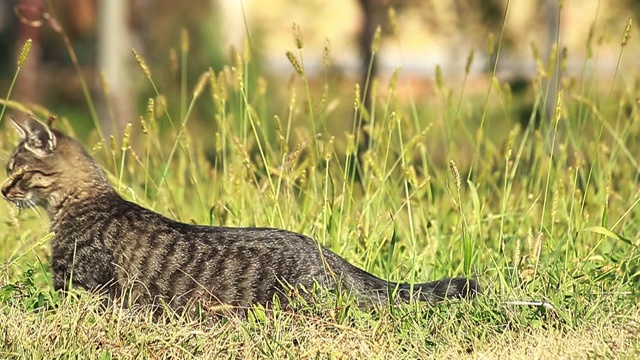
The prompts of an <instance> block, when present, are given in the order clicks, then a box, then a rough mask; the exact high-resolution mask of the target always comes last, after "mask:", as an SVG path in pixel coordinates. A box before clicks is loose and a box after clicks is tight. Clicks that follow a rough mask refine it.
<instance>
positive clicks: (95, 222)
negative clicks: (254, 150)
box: [2, 118, 479, 308]
mask: <svg viewBox="0 0 640 360" xmlns="http://www.w3.org/2000/svg"><path fill="white" fill-rule="evenodd" d="M14 125H15V126H16V128H17V129H18V131H19V133H20V134H21V136H22V141H21V142H20V144H19V145H18V146H17V147H16V149H15V150H14V151H13V154H12V155H11V157H10V159H9V161H8V164H7V174H8V178H7V180H6V181H5V183H4V184H3V186H2V194H3V195H4V196H5V197H6V198H7V199H8V200H10V201H11V202H13V203H14V204H16V205H18V206H19V207H28V206H35V205H40V206H42V207H44V208H45V209H46V211H47V213H48V215H49V217H50V219H51V231H52V232H53V233H54V236H53V238H52V239H51V260H50V263H51V269H52V271H53V284H54V286H55V288H56V289H62V290H64V289H67V288H68V287H69V286H70V284H72V285H73V286H74V287H81V288H85V289H88V290H93V291H96V290H104V291H105V292H107V293H108V294H110V295H111V297H112V298H113V297H118V296H123V295H126V296H127V298H129V299H130V300H131V301H133V302H136V303H140V304H150V303H158V301H159V300H162V301H164V302H166V303H169V304H170V305H172V306H173V307H175V308H181V307H183V306H184V305H186V304H188V303H190V302H191V301H193V300H202V301H212V302H215V303H221V304H228V305H233V306H249V305H251V304H255V303H260V304H269V303H270V302H271V301H272V300H273V297H274V295H285V294H287V293H288V291H289V290H290V287H289V286H293V287H300V286H302V287H304V288H306V289H312V288H313V287H314V284H317V285H320V286H321V287H323V288H336V287H338V286H340V287H343V288H346V289H347V290H349V291H351V292H353V293H354V294H355V295H356V296H357V297H358V298H359V299H360V300H361V301H362V302H363V303H370V304H381V303H387V302H388V301H389V299H390V297H391V295H392V294H396V298H397V299H401V300H410V299H411V298H415V299H419V300H421V301H425V302H427V303H430V304H433V303H436V302H438V301H440V300H443V299H446V298H470V297H473V296H474V295H475V294H476V293H478V292H479V287H478V284H477V283H476V282H475V281H474V280H469V279H464V278H453V279H443V280H438V281H434V282H428V283H423V284H415V285H409V284H396V283H392V282H388V281H386V280H382V279H380V278H377V277H375V276H373V275H371V274H369V273H367V272H365V271H363V270H361V269H359V268H357V267H355V266H353V265H351V264H349V263H348V262H347V261H345V260H344V259H342V258H340V257H339V256H338V255H336V254H334V253H333V252H331V251H329V250H327V249H325V248H323V247H321V246H319V245H318V243H317V242H316V241H315V240H313V239H311V238H309V237H307V236H304V235H301V234H297V233H293V232H290V231H285V230H278V229H269V228H229V227H214V226H196V225H188V224H184V223H180V222H177V221H174V220H172V219H169V218H167V217H164V216H162V215H160V214H158V213H155V212H153V211H151V210H148V209H145V208H143V207H140V206H138V205H136V204H134V203H132V202H129V201H126V200H124V199H123V198H122V197H120V195H118V193H117V192H116V191H115V190H114V189H113V188H112V187H111V185H110V184H109V182H108V181H107V179H106V176H105V174H104V173H103V171H102V170H101V169H100V167H99V166H98V164H97V163H96V162H95V160H94V159H93V158H92V157H91V156H90V155H89V154H88V153H87V152H86V151H85V150H84V149H83V147H82V146H81V145H80V144H79V143H78V142H77V141H75V140H73V139H72V138H70V137H68V136H66V135H64V134H62V133H61V132H59V131H56V130H54V129H50V128H49V127H48V126H47V125H45V124H43V123H41V122H39V121H37V120H35V119H32V118H27V119H25V120H22V121H15V120H14ZM280 298H281V299H280V300H281V302H285V303H286V301H287V298H286V296H280Z"/></svg>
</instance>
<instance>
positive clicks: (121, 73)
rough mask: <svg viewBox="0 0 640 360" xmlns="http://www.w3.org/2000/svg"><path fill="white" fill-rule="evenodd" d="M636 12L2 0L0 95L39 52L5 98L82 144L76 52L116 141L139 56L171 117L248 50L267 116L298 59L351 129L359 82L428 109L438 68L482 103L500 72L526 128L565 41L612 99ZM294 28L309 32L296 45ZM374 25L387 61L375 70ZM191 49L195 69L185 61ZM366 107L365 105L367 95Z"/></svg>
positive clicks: (243, 0) (205, 110) (133, 90)
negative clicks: (67, 130)
mask: <svg viewBox="0 0 640 360" xmlns="http://www.w3.org/2000/svg"><path fill="white" fill-rule="evenodd" d="M507 5H508V6H507ZM560 5H561V6H560ZM639 14H640V1H637V0H619V1H598V0H565V1H561V2H560V4H559V2H558V1H557V0H518V1H511V2H510V3H509V4H508V3H507V1H506V0H485V1H468V0H452V1H436V0H190V1H188V2H186V1H185V2H182V1H172V0H50V1H45V0H3V1H2V2H0V49H2V53H3V54H4V56H2V57H0V94H2V95H0V97H2V98H4V97H6V94H7V89H8V87H9V84H10V81H11V79H12V77H13V75H14V73H15V70H16V66H15V64H16V59H17V56H18V54H19V52H20V49H21V48H22V45H23V43H24V42H25V41H26V39H28V38H30V39H33V46H32V48H31V52H30V54H29V57H28V60H27V63H26V64H25V66H24V68H23V70H22V72H21V73H20V76H19V78H18V81H17V83H16V87H15V88H14V91H13V93H12V95H11V99H12V100H16V101H19V102H21V103H25V104H30V103H31V104H39V105H42V106H44V107H45V108H47V109H49V110H50V111H51V112H52V113H54V114H58V115H61V116H64V117H66V118H68V119H69V121H70V122H71V123H73V124H74V127H76V128H77V131H78V132H79V133H80V134H82V133H84V132H86V131H89V130H90V129H91V128H92V126H93V123H92V121H90V120H89V111H88V109H87V102H86V99H85V97H84V95H83V91H82V87H81V83H80V79H79V76H77V72H76V69H75V68H74V64H73V61H72V58H71V56H70V53H69V46H71V47H73V49H74V50H75V53H76V55H77V62H78V64H79V65H80V67H81V69H82V72H83V74H84V76H85V77H86V79H87V84H88V86H89V88H90V92H91V95H92V97H94V99H95V101H96V108H97V113H98V116H99V119H100V123H101V124H102V128H103V131H104V132H105V133H106V134H119V133H121V131H122V129H123V127H124V125H125V124H126V123H127V122H135V121H136V119H137V118H138V117H139V115H140V114H143V113H144V111H145V110H144V109H145V106H146V103H147V99H148V98H149V97H150V96H153V95H154V93H153V91H152V89H151V87H150V85H149V82H148V81H147V79H146V78H145V76H144V74H143V72H142V71H141V70H140V67H139V66H138V64H137V63H136V60H135V59H134V56H133V55H132V52H131V49H135V50H136V51H137V52H138V53H139V54H140V55H141V56H142V58H144V59H145V61H146V63H147V64H148V66H149V69H150V71H151V73H152V76H153V79H154V81H155V83H156V84H157V85H158V88H159V91H160V92H161V93H162V94H163V95H165V96H166V97H167V99H168V106H171V104H172V102H173V99H178V98H179V94H180V89H181V81H182V80H183V79H186V80H187V83H188V84H189V85H188V88H189V91H191V90H192V89H193V87H194V86H195V83H196V82H197V79H198V77H199V76H200V74H201V73H202V72H204V71H207V69H209V68H211V69H213V70H214V71H215V72H218V71H220V70H221V69H223V67H224V66H225V65H231V64H233V63H234V59H233V58H232V56H233V55H232V54H234V53H245V54H246V53H247V50H249V51H248V53H249V54H250V56H251V67H250V68H249V69H248V70H250V72H251V74H250V75H251V76H253V77H254V78H255V79H256V82H261V83H262V84H263V86H266V87H267V88H268V91H269V92H268V94H269V95H268V101H266V105H265V106H266V112H267V113H268V114H271V113H277V112H278V110H277V109H286V107H287V104H288V102H289V92H288V91H289V88H288V87H287V86H288V84H289V83H290V82H291V80H290V79H291V77H292V75H293V74H295V70H294V68H293V67H292V64H291V63H290V61H289V60H288V58H287V56H286V55H285V54H286V52H287V51H293V52H294V53H295V55H296V56H298V57H299V58H300V59H301V60H302V62H303V63H304V69H305V74H306V76H307V78H308V79H309V80H310V84H311V86H312V87H313V86H321V84H324V83H325V82H327V79H330V81H328V83H330V84H331V86H332V89H330V92H331V94H332V95H333V98H334V99H333V100H334V111H333V113H332V114H333V115H332V117H333V118H334V120H333V121H334V122H336V123H339V122H345V123H349V124H351V122H352V119H353V116H352V115H351V114H350V112H351V111H352V110H353V96H354V95H353V94H354V87H355V84H356V83H361V84H362V86H363V89H364V88H365V87H364V83H365V82H366V79H367V74H368V73H369V72H371V73H372V74H373V77H375V78H377V79H379V80H380V81H381V82H382V83H384V82H385V81H389V79H390V78H391V74H392V73H393V72H394V71H395V70H397V69H400V71H399V80H398V85H397V86H398V93H399V94H400V96H399V97H400V98H402V96H403V94H405V93H403V91H406V94H410V96H407V98H411V101H416V102H420V103H421V104H425V106H427V107H428V106H429V104H433V103H437V101H438V100H437V94H436V90H434V89H435V87H436V84H435V81H436V79H435V78H436V67H437V66H439V67H440V71H439V72H440V75H441V77H442V79H443V81H445V82H446V83H447V84H448V86H449V88H450V89H451V90H453V91H458V90H459V87H460V86H462V79H463V78H464V77H465V75H468V79H467V80H466V82H465V84H466V85H465V86H466V89H465V91H466V93H467V94H470V95H469V96H473V94H474V92H475V93H478V94H486V91H487V86H488V83H489V79H490V74H491V73H492V70H493V67H494V65H497V66H496V74H497V77H498V79H500V81H502V82H504V83H505V84H508V85H509V86H510V89H511V91H512V92H513V93H514V94H515V95H519V94H520V95H521V96H523V97H524V100H522V101H521V103H522V104H523V105H522V106H523V110H522V113H521V114H520V115H519V114H518V112H517V111H516V112H514V115H513V118H512V119H507V120H508V121H513V122H518V121H524V122H526V121H528V119H529V115H528V114H529V113H528V112H527V111H528V110H527V105H526V104H527V102H528V100H527V98H530V101H529V102H531V101H533V100H532V98H533V96H532V94H531V90H530V88H531V82H532V81H534V78H535V76H536V72H537V69H538V68H537V66H539V64H537V63H536V57H538V60H540V59H542V61H543V62H544V61H547V58H548V57H549V55H550V54H551V53H552V51H553V44H555V43H556V42H559V48H560V49H561V50H560V53H562V54H563V60H562V61H564V62H565V66H566V70H565V71H564V73H563V74H562V76H563V77H567V78H570V77H571V76H572V74H582V75H581V76H583V75H584V74H585V73H586V74H587V75H589V74H595V75H593V76H597V77H598V81H600V80H602V81H603V84H602V86H603V88H607V87H606V85H607V84H606V82H607V81H610V80H611V79H613V76H612V74H613V72H614V71H615V69H616V66H617V62H618V54H619V53H620V41H621V38H622V35H623V32H624V28H625V26H626V24H627V22H628V20H629V19H637V18H638V15H639ZM505 18H506V22H505V21H504V19H505ZM503 22H504V32H502V31H501V30H502V27H503ZM636 23H637V22H636ZM294 24H296V26H297V27H298V28H299V33H300V34H301V35H300V38H301V40H302V41H301V43H300V44H298V45H297V44H296V41H295V34H294V30H293V29H294ZM378 27H380V29H381V33H380V35H381V38H380V42H379V51H378V52H377V53H376V55H375V57H374V58H373V59H372V57H371V45H372V42H373V39H374V37H375V33H376V29H377V28H378ZM501 34H502V46H501V48H500V54H499V58H498V62H497V64H495V60H496V52H495V49H496V48H497V44H498V42H499V41H500V38H501V37H500V36H501ZM186 35H188V36H186ZM187 37H188V43H187V42H186V38H187ZM65 38H66V39H67V41H68V43H67V44H65ZM181 38H182V40H181ZM185 46H188V49H187V50H188V57H182V54H183V52H184V50H185V49H184V47H185ZM299 46H301V47H302V48H301V49H300V50H298V49H297V47H299ZM627 46H628V50H627V49H625V52H626V51H628V53H637V52H638V50H639V47H638V41H636V38H634V37H633V36H632V37H631V40H630V41H629V43H628V44H627ZM492 49H494V50H493V51H492ZM472 51H473V61H472V62H471V63H470V66H467V63H468V61H469V56H470V53H471V52H472ZM561 57H562V56H561ZM561 57H559V58H561ZM589 59H595V60H593V61H589ZM558 61H560V60H558ZM182 62H186V64H182ZM183 65H186V66H183ZM638 65H639V64H638V59H637V57H633V56H627V57H624V58H622V61H621V63H620V64H619V69H622V70H624V72H623V74H634V77H635V74H636V73H637V66H638ZM585 69H586V71H585ZM538 70H539V69H538ZM467 71H468V73H467ZM314 79H317V84H315V85H314ZM617 79H619V81H622V82H625V81H627V82H633V81H634V80H632V79H630V78H629V77H618V78H617ZM548 80H549V81H553V78H552V77H549V79H548ZM264 84H268V85H264ZM552 85H553V84H552ZM631 85H632V84H630V85H629V86H631ZM369 88H370V87H369ZM381 88H382V89H384V86H382V87H381ZM551 93H552V95H553V93H554V92H551ZM376 96H377V94H376ZM364 98H365V103H366V105H367V106H371V104H370V101H368V99H370V97H369V96H365V97H364ZM407 101H409V100H407ZM214 111H215V110H214V109H213V105H212V104H211V102H208V103H205V104H199V105H198V107H197V109H196V110H195V112H194V116H193V117H194V119H193V120H190V121H191V122H193V123H194V125H193V126H198V125H197V124H203V123H204V124H206V123H207V121H208V118H210V117H211V116H212V113H213V112H214ZM425 111H426V110H425ZM109 119H111V121H109Z"/></svg>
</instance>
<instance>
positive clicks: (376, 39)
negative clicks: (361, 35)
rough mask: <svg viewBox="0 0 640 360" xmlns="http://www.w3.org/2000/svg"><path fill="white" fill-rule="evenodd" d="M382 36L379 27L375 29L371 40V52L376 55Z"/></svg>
mask: <svg viewBox="0 0 640 360" xmlns="http://www.w3.org/2000/svg"><path fill="white" fill-rule="evenodd" d="M381 36H382V29H381V28H380V25H378V27H377V28H376V32H375V34H373V40H372V41H371V52H372V53H374V54H375V53H377V52H378V49H379V48H380V37H381Z"/></svg>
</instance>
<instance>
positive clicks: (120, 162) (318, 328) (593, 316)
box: [0, 30, 640, 359]
mask: <svg viewBox="0 0 640 360" xmlns="http://www.w3.org/2000/svg"><path fill="white" fill-rule="evenodd" d="M294 31H296V32H295V34H294V35H295V36H294V39H295V40H296V44H295V47H296V53H295V54H294V53H293V52H291V53H290V55H289V56H290V59H293V60H291V61H292V73H295V77H294V78H293V80H291V83H290V84H288V86H283V84H282V83H279V82H284V80H280V79H271V80H269V79H268V78H266V77H261V76H260V75H261V74H255V73H253V72H252V71H253V68H254V67H252V66H251V65H252V64H251V61H253V60H252V58H251V53H250V51H249V50H250V49H244V50H243V51H244V52H243V53H238V52H234V55H233V56H232V59H231V61H230V65H229V66H226V67H225V68H224V69H222V70H221V71H219V72H214V71H213V70H211V69H202V74H203V75H202V76H201V77H200V79H199V81H198V82H197V83H195V84H188V83H187V82H186V80H185V79H186V77H185V76H183V78H182V79H183V80H182V81H181V85H180V86H181V90H180V99H178V101H173V102H170V101H166V99H164V98H163V90H162V84H156V83H155V82H154V80H153V76H152V72H151V71H150V69H149V67H148V65H147V64H146V62H145V59H143V58H142V57H141V56H140V55H138V54H137V53H136V55H135V56H136V60H137V61H138V64H139V65H140V67H141V71H142V72H143V73H144V75H145V77H146V79H147V80H148V81H149V86H150V88H151V91H152V93H153V94H154V97H153V98H150V99H148V101H147V104H148V106H147V109H146V113H145V114H141V116H142V117H141V118H140V119H139V120H136V121H132V122H131V125H130V129H131V132H129V130H127V140H126V141H116V139H112V140H109V139H103V140H100V139H99V138H100V136H98V139H96V137H95V136H94V137H93V139H89V140H86V139H82V140H84V141H85V144H86V146H87V148H88V149H90V150H92V154H93V155H94V156H96V158H98V159H99V161H100V162H101V163H102V164H103V165H104V168H105V169H106V170H107V172H108V173H109V175H110V177H111V180H112V183H113V184H114V186H116V187H117V188H118V189H119V191H120V193H121V194H122V195H123V196H124V197H126V198H129V199H132V200H133V201H135V202H138V203H140V204H142V205H144V206H147V207H151V208H153V209H154V210H156V211H158V212H160V213H163V214H166V215H167V216H171V217H173V218H176V219H179V220H181V221H184V222H190V223H197V224H211V225H227V226H272V227H279V228H286V229H289V230H293V231H298V232H301V233H304V234H306V235H309V236H312V237H314V238H316V239H318V241H319V242H320V243H321V244H322V245H324V246H327V247H328V248H330V249H331V250H333V251H335V252H336V253H338V254H340V255H341V256H343V257H344V258H346V259H347V260H348V261H349V262H351V263H353V264H356V265H358V266H359V267H361V268H364V269H366V270H367V271H370V272H372V273H374V274H376V275H378V276H382V277H385V278H390V279H392V280H397V281H408V282H421V281H426V280H429V279H436V278H442V277H447V276H462V275H465V276H472V277H475V278H477V279H478V280H479V281H480V282H481V284H482V286H483V289H484V294H483V296H481V297H480V298H478V299H477V300H475V301H473V302H451V303H445V304H442V305H439V306H436V307H432V308H426V307H424V306H422V305H421V304H409V305H406V306H401V307H397V308H396V307H394V308H382V309H379V311H377V312H367V311H363V310H361V309H359V308H358V307H357V306H356V304H355V302H354V301H353V299H351V298H350V297H349V296H345V297H342V296H340V295H339V294H338V296H336V295H335V294H327V297H326V298H322V299H318V301H317V302H316V303H313V304H300V305H299V309H297V311H284V310H282V311H281V310H279V309H278V308H277V307H276V309H274V310H273V311H266V312H265V310H263V309H257V310H256V311H255V312H254V313H250V315H249V316H248V317H247V318H246V319H241V318H237V317H234V316H229V317H226V318H223V319H219V320H216V321H208V320H207V319H204V320H203V319H184V318H175V319H171V320H163V321H153V320H152V316H151V315H150V314H149V313H148V312H147V311H146V310H145V309H138V310H127V309H122V308H120V307H118V306H114V307H111V308H109V309H107V310H106V311H103V310H100V309H99V301H97V300H96V299H95V298H94V297H92V296H89V295H88V294H85V293H78V294H75V295H77V296H75V295H74V296H69V297H67V298H65V299H62V300H61V299H59V297H58V295H57V294H55V293H51V291H50V281H49V269H48V265H47V257H48V251H49V250H48V246H47V239H48V235H47V230H46V227H45V224H46V222H47V221H46V219H44V215H43V212H42V211H40V212H33V211H27V212H25V213H23V214H17V213H16V211H15V210H14V209H13V208H12V207H11V206H10V205H8V204H7V205H6V207H4V208H3V209H4V210H3V211H2V213H1V214H2V215H1V219H2V225H0V226H2V227H3V229H4V230H3V231H2V232H1V233H2V235H0V269H1V270H2V271H0V286H1V288H0V339H2V342H1V344H2V345H0V354H2V355H6V356H9V357H21V356H27V357H30V356H35V357H45V358H57V357H75V356H81V357H89V358H97V357H100V358H169V357H209V358H213V357H268V358H273V357H275V358H280V357H288V358H291V357H296V358H297V357H302V358H307V357H315V356H317V355H320V356H321V357H336V358H365V357H373V358H376V357H380V358H394V359H395V358H422V357H428V356H431V357H436V358H441V357H443V356H444V357H451V358H459V357H470V358H478V357H484V356H486V357H489V358H498V357H519V358H529V357H536V356H538V357H544V358H547V357H551V358H555V357H560V356H565V355H566V356H568V357H579V358H581V357H588V356H593V357H607V358H609V357H616V356H633V355H632V354H634V353H635V354H637V352H638V350H639V348H640V343H639V342H638V340H637V332H638V329H639V327H638V324H639V323H640V314H639V312H638V301H637V294H638V289H639V286H638V284H639V276H640V251H639V250H638V246H639V245H640V241H638V240H637V239H638V236H637V234H638V233H639V232H640V225H638V222H637V221H636V220H635V219H637V218H638V216H639V215H640V210H639V209H638V206H637V205H638V202H640V193H639V192H638V186H637V180H638V174H639V173H640V168H639V166H638V164H637V159H636V157H635V154H638V153H640V141H638V140H637V139H639V137H638V135H640V122H639V119H640V118H639V115H638V113H637V104H636V100H635V99H636V96H635V91H636V90H637V89H628V88H622V87H620V88H618V87H617V86H614V87H612V88H611V89H599V88H597V87H596V85H597V83H596V82H593V81H591V79H590V78H588V77H587V75H586V74H584V73H583V75H582V77H581V78H578V79H573V80H572V81H568V79H564V78H562V79H561V80H562V81H564V86H563V89H562V92H561V93H559V96H558V97H557V101H556V103H555V104H545V103H544V101H545V99H546V98H547V97H546V92H547V91H549V90H548V89H547V88H545V87H544V86H543V84H546V80H548V77H549V76H551V73H549V72H543V71H541V72H539V73H538V74H537V75H536V77H535V78H534V79H533V83H534V86H533V87H534V92H535V94H534V99H533V104H534V105H533V112H534V113H533V114H532V115H531V121H529V125H528V126H526V127H520V126H519V125H517V124H516V123H515V122H511V121H508V120H506V119H504V118H503V116H504V114H509V113H511V112H512V111H513V112H516V110H517V109H512V108H511V106H513V102H512V101H511V96H512V95H511V93H510V89H509V88H508V86H506V84H504V83H503V82H501V81H498V80H497V79H494V78H493V77H492V78H491V79H489V80H488V82H487V84H488V85H489V86H488V87H487V90H486V93H483V94H471V93H468V90H466V85H465V84H466V82H467V78H466V77H465V78H464V79H463V82H462V84H447V83H446V81H445V80H444V79H438V80H437V82H438V84H437V88H438V92H439V93H438V96H439V101H438V103H439V104H440V107H437V106H436V107H432V108H427V107H426V106H425V105H424V104H422V102H421V101H420V99H416V98H411V97H410V98H408V99H407V98H404V97H401V96H399V95H398V94H399V89H400V87H401V86H402V84H399V81H400V80H398V78H397V77H396V76H397V74H396V75H394V76H393V77H392V79H391V81H390V82H389V83H388V84H387V85H385V87H382V86H381V84H380V83H377V81H375V80H374V81H371V84H370V86H372V88H374V89H377V91H376V92H374V94H375V96H376V99H375V101H373V102H372V103H374V104H376V106H377V109H376V111H370V112H367V113H366V116H365V114H364V113H363V112H362V111H363V109H362V104H363V99H362V98H361V94H362V92H361V91H360V90H359V89H357V90H355V91H351V90H350V89H349V90H348V91H341V90H340V91H339V90H335V91H330V90H328V89H336V88H337V87H338V86H339V85H340V84H332V83H329V81H330V80H329V79H330V77H329V76H326V75H325V76H324V77H322V79H323V81H324V83H322V84H320V85H318V84H317V80H315V79H309V78H307V74H306V72H305V69H304V53H303V41H302V38H301V35H300V33H299V30H294ZM626 33H627V32H626V31H625V34H626ZM186 36H187V35H183V36H182V42H183V44H182V46H181V59H182V60H183V62H186V61H188V52H189V46H188V45H185V44H187V42H188V38H186ZM625 37H628V35H625ZM622 50H624V47H623V46H622V47H621V51H620V54H619V57H623V56H625V53H624V51H622ZM325 52H326V54H325V56H326V57H327V59H329V58H330V54H329V53H328V52H329V50H328V48H327V49H326V50H325ZM471 61H473V56H471V55H470V56H469V62H471ZM589 61H591V59H585V62H589ZM325 64H326V67H327V68H326V69H325V70H327V71H328V69H329V67H330V64H329V63H328V61H326V62H325ZM182 66H183V68H182V72H183V75H184V73H185V72H186V71H187V70H186V69H187V67H186V64H183V65H182ZM547 68H550V69H553V67H546V66H541V67H540V69H547ZM145 69H146V70H145ZM468 69H469V65H468V64H467V66H466V68H464V69H460V71H461V72H465V73H468ZM540 69H539V70H540ZM153 70H154V72H155V71H162V69H153ZM622 75H623V74H620V73H617V75H616V76H618V77H619V76H622ZM16 76H17V73H16ZM596 76H597V75H596ZM256 79H257V80H256ZM614 80H615V79H614ZM613 83H614V85H615V84H616V82H615V81H613ZM252 84H254V85H252ZM269 86H271V87H279V88H285V89H286V91H287V94H286V96H287V97H288V101H287V102H285V103H283V104H281V105H280V106H278V107H276V108H275V110H274V111H273V112H270V111H271V110H268V108H267V107H266V106H263V102H264V101H268V100H269V96H270V93H269V92H268V91H267V90H266V89H267V87H269ZM368 86H369V85H368ZM456 88H460V89H462V90H460V93H456V90H454V89H456ZM189 89H192V90H191V93H189ZM344 93H352V94H354V95H352V97H351V98H346V99H345V98H344V96H343V94H344ZM189 94H190V95H189ZM9 95H10V94H9ZM9 95H7V97H9ZM265 99H266V100H265ZM478 99H480V100H478ZM199 102H209V103H210V105H211V106H212V107H214V108H215V115H214V117H213V118H211V119H200V120H202V123H203V124H204V125H202V124H199V125H198V126H189V125H190V123H189V121H188V120H189V118H190V116H192V111H191V110H192V109H193V107H194V106H196V105H197V104H198V103H199ZM4 103H5V104H7V102H6V101H5V102H4ZM172 103H174V104H178V105H177V106H176V107H175V108H172V107H170V105H169V104H172ZM336 103H338V104H341V105H342V106H343V107H345V108H347V111H343V112H346V113H349V115H348V116H347V117H346V118H343V119H335V116H336V113H335V112H333V108H334V107H335V106H336V105H335V104H336ZM8 104H9V106H14V105H15V106H18V105H20V106H23V107H24V106H26V105H24V104H22V105H21V104H14V105H11V103H8ZM344 104H347V105H344ZM547 106H550V107H551V109H552V111H551V112H550V114H552V116H550V118H548V119H547V118H546V115H545V114H546V113H547V110H546V107H547ZM269 108H270V109H272V108H274V107H273V106H271V107H269ZM352 111H353V112H352ZM427 113H429V114H428V115H425V114H427ZM536 113H540V114H541V115H540V116H541V118H542V119H544V120H545V121H542V122H541V123H540V125H539V127H536V126H534V121H533V120H535V118H536V116H537V115H536ZM353 114H355V115H353ZM40 115H48V114H42V113H40ZM61 116H62V119H61V121H60V122H59V123H57V126H58V127H60V128H61V129H63V130H67V131H68V130H70V128H71V127H70V125H69V124H68V122H66V120H65V119H64V114H61ZM172 118H173V120H172ZM344 121H349V122H350V123H349V124H354V125H353V126H346V127H344V126H342V127H340V126H336V124H338V123H341V122H344ZM360 122H362V124H363V127H362V129H360ZM162 124H170V125H169V126H162ZM336 128H340V129H347V130H345V131H342V130H341V131H340V132H338V131H335V130H334V129H336ZM127 129H129V127H128V128H127ZM163 129H164V130H163ZM194 129H195V130H194ZM203 129H204V130H203ZM361 131H366V132H367V134H368V136H366V137H364V136H363V134H362V132H361ZM363 138H366V139H367V141H368V144H367V147H363V146H360V144H359V141H360V140H361V139H363ZM0 139H2V142H1V144H2V151H3V153H4V154H5V156H4V158H6V157H7V156H8V153H9V152H10V151H11V149H12V147H13V146H14V144H15V142H16V140H17V138H16V136H15V135H14V134H13V133H12V132H11V131H9V130H6V131H4V132H3V133H2V134H0ZM205 144H208V145H209V147H208V148H209V149H211V148H212V149H213V157H211V156H208V155H207V153H206V147H205V146H204V145H205Z"/></svg>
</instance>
